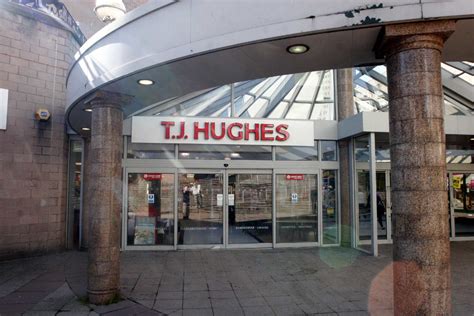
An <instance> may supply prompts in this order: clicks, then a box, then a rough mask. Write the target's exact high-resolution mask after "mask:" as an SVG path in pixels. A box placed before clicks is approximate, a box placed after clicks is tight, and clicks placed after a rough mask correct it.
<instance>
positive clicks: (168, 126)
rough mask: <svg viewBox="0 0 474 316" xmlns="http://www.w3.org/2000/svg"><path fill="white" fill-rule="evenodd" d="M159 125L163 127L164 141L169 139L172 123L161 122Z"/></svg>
mask: <svg viewBox="0 0 474 316" xmlns="http://www.w3.org/2000/svg"><path fill="white" fill-rule="evenodd" d="M161 125H162V126H164V127H165V139H170V129H171V126H174V122H167V121H164V122H161Z"/></svg>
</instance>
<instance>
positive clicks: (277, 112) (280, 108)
mask: <svg viewBox="0 0 474 316" xmlns="http://www.w3.org/2000/svg"><path fill="white" fill-rule="evenodd" d="M288 104H289V103H288V102H286V101H282V102H280V103H279V104H278V105H277V107H276V108H275V109H274V110H273V111H272V112H271V113H270V115H269V116H268V117H269V118H274V119H279V118H282V116H283V114H284V113H285V111H286V109H287V108H288Z"/></svg>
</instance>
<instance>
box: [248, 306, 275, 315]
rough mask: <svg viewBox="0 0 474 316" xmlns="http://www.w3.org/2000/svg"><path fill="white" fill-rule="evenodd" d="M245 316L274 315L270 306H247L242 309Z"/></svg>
mask: <svg viewBox="0 0 474 316" xmlns="http://www.w3.org/2000/svg"><path fill="white" fill-rule="evenodd" d="M243 310H244V314H245V316H272V315H275V313H274V312H273V310H272V309H271V308H270V306H267V305H264V306H249V307H244V308H243Z"/></svg>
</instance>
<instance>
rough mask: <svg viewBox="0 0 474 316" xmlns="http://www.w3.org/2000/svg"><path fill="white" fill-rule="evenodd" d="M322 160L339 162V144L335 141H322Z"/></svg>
mask: <svg viewBox="0 0 474 316" xmlns="http://www.w3.org/2000/svg"><path fill="white" fill-rule="evenodd" d="M321 160H322V161H336V160H337V144H336V141H334V140H322V141H321Z"/></svg>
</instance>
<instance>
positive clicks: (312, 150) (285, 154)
mask: <svg viewBox="0 0 474 316" xmlns="http://www.w3.org/2000/svg"><path fill="white" fill-rule="evenodd" d="M275 152H276V154H275V156H276V160H292V161H302V160H318V142H317V141H315V142H314V147H276V150H275Z"/></svg>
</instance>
